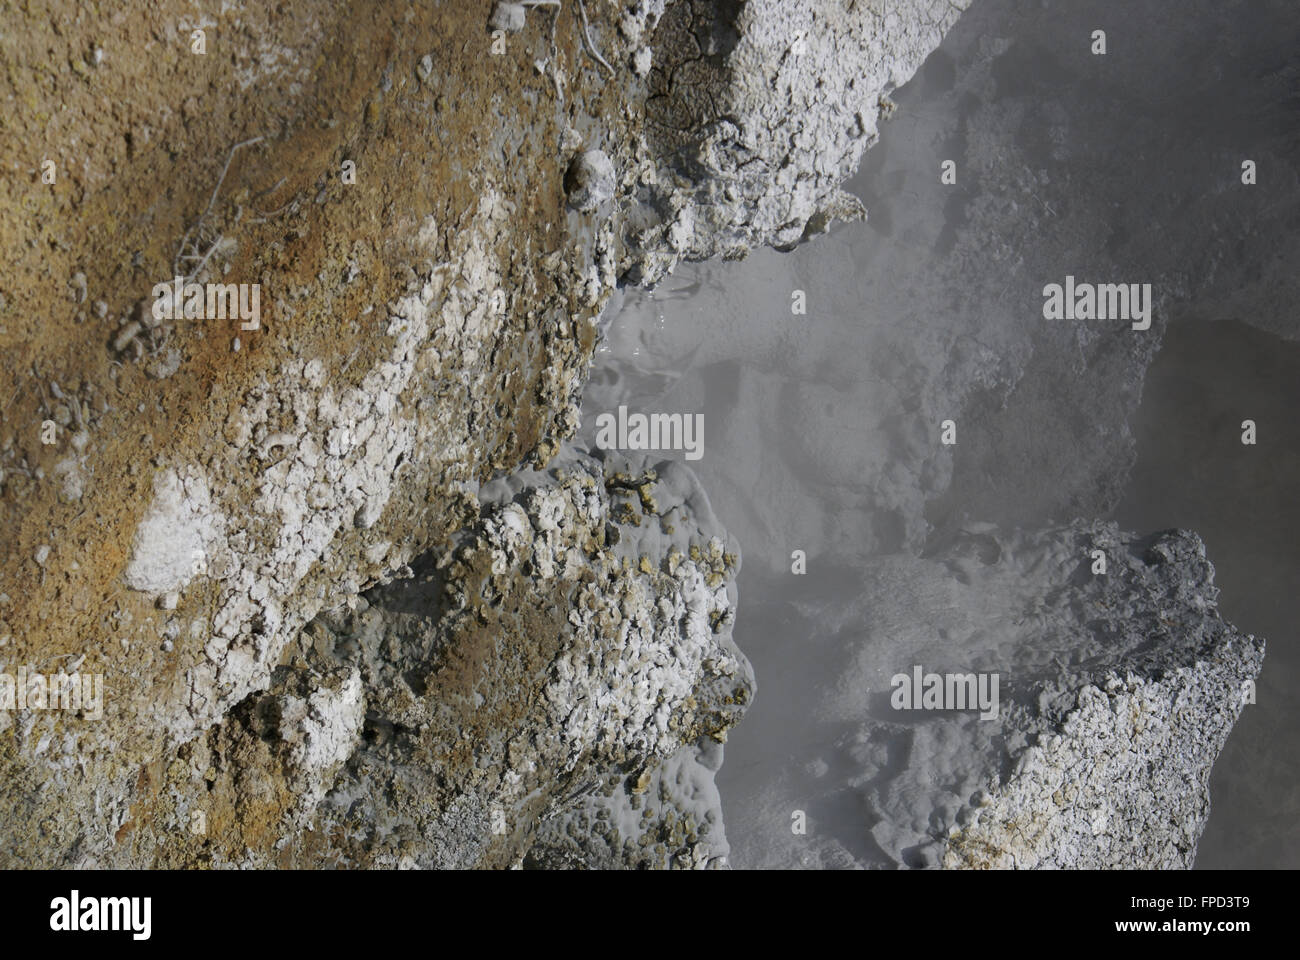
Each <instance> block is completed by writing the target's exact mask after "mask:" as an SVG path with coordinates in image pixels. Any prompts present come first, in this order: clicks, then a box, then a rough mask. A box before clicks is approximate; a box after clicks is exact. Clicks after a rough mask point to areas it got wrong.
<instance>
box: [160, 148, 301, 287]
mask: <svg viewBox="0 0 1300 960" xmlns="http://www.w3.org/2000/svg"><path fill="white" fill-rule="evenodd" d="M265 139H266V138H265V137H262V136H257V137H253V138H252V139H251V140H241V141H240V142H239V143H237V144H235V145H234V146H233V147H231V148H230V152H229V153H228V154H226V163H225V166H223V167H222V168H221V176H219V177H218V178H217V185H216V186H215V187H213V188H212V196H211V197H210V198H209V199H208V205H207V207H205V208H204V210H203V212H202V213H201V214H199V218H198V219H197V220H195V221H194V223H193V224H191V225H190V228H189V229H188V230H186V231H185V236H183V237H181V243H180V247H179V248H178V249H177V251H176V256H175V257H173V258H172V273H173V274H179V273H180V262H181V260H183V259H193V257H186V256H185V246H186V244H189V245H190V249H191V250H195V251H197V250H198V247H197V245H196V244H194V243H193V242H192V241H191V239H190V235H191V234H193V233H194V232H195V231H196V230H198V231H200V232H201V231H202V229H203V224H204V221H206V220H207V219H208V214H209V213H211V212H212V208H213V206H214V205H215V204H216V202H217V196H218V195H219V194H220V193H221V185H222V184H223V183H225V182H226V174H227V173H229V172H230V163H231V161H232V160H234V159H235V154H236V152H238V151H239V150H241V149H243V148H244V147H251V146H252V145H253V144H255V143H261V142H262V141H263V140H265ZM283 182H284V181H283V180H281V183H283ZM276 186H279V184H276ZM271 189H272V190H274V189H275V187H272V188H271ZM268 192H269V191H268ZM211 255H212V250H209V251H208V256H211ZM203 262H204V263H206V262H207V257H205V258H204V261H203ZM199 269H202V266H200V268H199ZM198 272H199V271H198V270H195V271H194V272H193V273H189V274H187V275H186V276H185V279H186V280H187V281H188V280H189V279H190V278H191V277H193V276H195V275H196V274H197V273H198Z"/></svg>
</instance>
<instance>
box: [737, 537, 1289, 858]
mask: <svg viewBox="0 0 1300 960" xmlns="http://www.w3.org/2000/svg"><path fill="white" fill-rule="evenodd" d="M1094 551H1100V552H1101V554H1102V555H1103V556H1104V557H1105V558H1106V559H1107V566H1106V572H1105V573H1104V574H1101V573H1094V572H1093V569H1094V565H1095V563H1096V559H1095V557H1094ZM1213 575H1214V571H1213V567H1212V566H1211V565H1210V563H1209V561H1208V560H1207V559H1206V556H1205V548H1204V545H1203V544H1202V543H1201V541H1200V539H1199V538H1198V537H1197V536H1196V535H1195V534H1193V533H1190V532H1188V531H1179V530H1171V531H1165V532H1163V533H1159V534H1154V535H1150V536H1145V537H1137V536H1133V535H1129V534H1124V533H1122V532H1121V531H1119V530H1118V529H1117V528H1116V527H1115V525H1114V524H1112V523H1100V522H1098V523H1086V522H1083V521H1076V522H1074V523H1071V524H1067V525H1063V526H1059V527H1054V528H1048V529H1042V530H1036V531H1022V532H1015V533H1009V532H1003V531H1000V530H998V529H997V528H995V527H992V526H991V525H987V524H985V525H978V526H976V527H973V528H972V529H969V530H966V531H963V532H962V533H961V534H959V535H958V536H956V537H955V538H954V540H953V542H952V543H950V544H949V545H948V546H947V547H946V548H945V549H943V550H941V551H937V552H936V553H935V554H934V555H933V556H930V557H927V558H925V559H919V558H908V557H901V556H899V557H892V558H881V559H879V560H877V561H875V562H874V564H872V566H871V567H870V568H868V569H866V570H864V571H862V583H863V587H862V594H861V596H860V597H859V598H858V600H857V602H856V603H855V604H854V605H853V606H852V609H851V610H847V611H844V612H843V613H842V614H841V616H840V619H839V622H838V624H836V625H835V626H834V628H833V629H832V630H831V631H830V632H829V633H828V634H826V635H824V636H823V637H821V638H819V639H818V640H817V641H816V647H815V649H814V650H810V651H808V652H807V653H806V654H805V656H804V657H803V660H804V662H806V663H807V664H808V667H807V671H808V672H809V673H811V674H815V675H816V676H818V677H820V678H821V679H820V681H819V685H821V686H822V687H823V688H827V689H830V690H831V691H833V692H832V693H831V694H830V695H829V696H826V697H825V698H824V700H823V702H822V703H821V704H820V705H819V707H817V708H816V709H815V711H814V715H815V717H814V722H813V724H812V725H811V726H810V728H809V730H807V731H805V732H804V733H803V737H804V739H805V741H806V742H804V743H802V744H799V745H798V746H797V748H796V749H795V750H794V751H793V756H794V757H797V758H798V759H793V758H792V759H791V760H790V761H789V762H788V763H787V764H786V765H785V768H784V769H783V771H782V773H781V775H780V776H778V777H776V778H773V779H772V780H771V782H770V783H769V784H767V785H765V786H764V787H762V788H761V789H762V791H763V796H762V797H761V800H760V806H761V808H762V809H764V810H766V811H767V813H766V814H762V815H760V817H759V819H760V820H762V821H764V822H765V823H766V824H767V827H766V828H759V830H757V831H755V834H756V835H757V834H758V833H761V834H762V836H763V841H762V843H761V844H758V845H756V847H755V850H754V851H753V852H752V853H753V856H754V857H758V858H759V862H757V863H755V862H753V860H752V859H750V858H747V861H746V862H747V863H748V864H750V865H754V866H759V865H762V866H769V867H777V866H783V867H811V866H821V867H867V868H871V867H897V866H940V865H942V866H945V867H964V868H970V867H975V868H1010V867H1017V868H1033V867H1071V868H1094V869H1095V868H1131V867H1134V866H1139V865H1140V866H1144V867H1150V868H1157V867H1159V868H1186V867H1189V866H1190V865H1191V863H1192V861H1193V858H1194V857H1195V853H1196V842H1197V839H1198V838H1199V836H1200V833H1201V830H1202V828H1203V827H1204V823H1205V818H1206V817H1207V816H1208V813H1209V791H1208V786H1207V784H1208V779H1209V772H1210V767H1211V766H1212V764H1213V761H1214V758H1215V757H1216V756H1217V755H1218V753H1219V751H1220V749H1221V748H1222V746H1223V743H1224V740H1225V739H1226V738H1227V735H1228V733H1229V731H1230V730H1231V728H1232V725H1233V723H1234V722H1235V721H1236V719H1237V716H1238V715H1239V713H1240V712H1241V710H1242V709H1243V708H1244V707H1246V704H1247V703H1248V702H1250V701H1251V699H1252V698H1251V697H1250V695H1249V693H1250V690H1251V689H1252V686H1251V685H1252V684H1253V682H1254V680H1255V678H1256V677H1257V676H1258V674H1259V670H1260V668H1261V665H1262V661H1263V653H1264V643H1263V641H1262V640H1259V639H1257V638H1255V637H1254V636H1251V635H1247V634H1243V633H1241V632H1240V631H1238V630H1237V629H1236V628H1235V627H1233V626H1232V625H1231V624H1229V623H1227V622H1225V621H1224V620H1223V619H1222V617H1220V615H1219V613H1218V610H1217V607H1216V604H1215V601H1216V597H1217V590H1216V589H1215V587H1214V584H1213ZM914 666H919V667H921V668H922V669H923V671H924V672H925V673H937V674H945V673H957V674H963V675H965V674H977V675H978V674H981V673H983V674H996V675H998V677H999V690H998V699H999V703H998V710H997V715H996V716H995V717H990V718H982V717H981V713H980V712H979V711H976V710H952V709H948V710H900V709H896V708H895V705H894V704H893V702H892V697H893V693H894V687H893V685H892V680H893V677H894V676H895V675H897V674H900V673H901V674H905V675H908V676H909V677H910V675H911V672H912V669H913V667H914ZM791 682H792V683H794V684H799V683H808V682H809V680H808V678H807V677H805V678H796V679H795V680H792V681H791ZM794 809H800V810H802V811H804V812H805V813H806V815H807V833H806V834H802V835H797V834H793V833H792V832H791V831H790V830H789V828H788V824H789V822H790V812H791V811H792V810H794ZM845 809H855V810H857V811H859V815H858V817H857V818H855V819H856V822H857V823H858V825H859V827H860V829H854V830H846V829H844V828H843V826H842V824H843V818H842V817H841V816H839V815H838V813H837V812H840V811H843V810H845ZM783 824H784V825H785V826H784V827H783V826H782V825H783ZM732 826H733V830H734V829H735V827H736V824H734V823H733V825H732ZM743 826H744V827H746V828H747V829H752V828H753V826H754V825H753V824H749V823H746V824H744V825H743ZM747 835H748V833H747Z"/></svg>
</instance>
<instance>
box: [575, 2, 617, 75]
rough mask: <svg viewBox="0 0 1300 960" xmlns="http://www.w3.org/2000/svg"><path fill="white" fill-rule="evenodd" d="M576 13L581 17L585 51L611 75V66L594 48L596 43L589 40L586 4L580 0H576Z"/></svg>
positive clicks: (612, 71)
mask: <svg viewBox="0 0 1300 960" xmlns="http://www.w3.org/2000/svg"><path fill="white" fill-rule="evenodd" d="M578 13H579V15H580V16H581V17H582V38H583V39H584V40H585V41H586V42H587V43H586V49H587V53H589V54H591V57H592V59H593V60H595V61H596V62H597V63H599V64H600V65H601V66H602V67H604V68H605V69H606V70H608V71H609V75H610V76H611V77H612V76H613V75H614V68H613V67H611V66H610V65H609V63H608V62H607V61H606V60H605V58H604V57H602V56H601V55H600V51H599V50H597V49H596V45H595V44H594V43H592V42H591V34H590V32H588V29H587V5H586V4H585V3H583V2H582V0H578Z"/></svg>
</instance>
